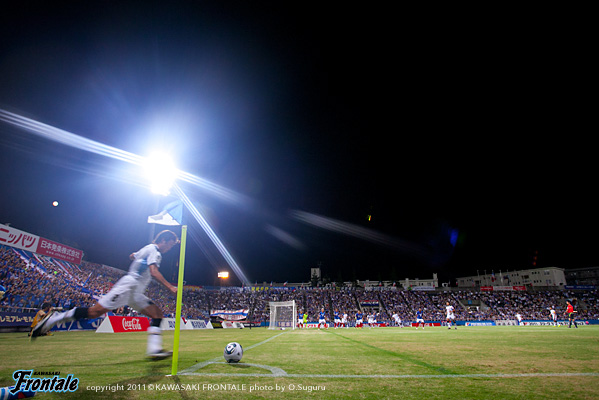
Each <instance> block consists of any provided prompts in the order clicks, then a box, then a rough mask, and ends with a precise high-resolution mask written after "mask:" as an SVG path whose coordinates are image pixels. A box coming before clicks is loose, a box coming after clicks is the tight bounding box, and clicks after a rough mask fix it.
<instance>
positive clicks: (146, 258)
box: [129, 244, 162, 284]
mask: <svg viewBox="0 0 599 400" xmlns="http://www.w3.org/2000/svg"><path fill="white" fill-rule="evenodd" d="M133 257H134V260H133V262H132V263H131V265H130V266H129V275H131V276H132V277H134V278H135V279H137V280H138V281H140V282H144V283H146V284H149V283H150V280H151V279H152V276H151V275H150V270H149V266H150V265H152V264H156V267H160V262H161V261H162V254H160V252H159V251H158V247H157V246H156V245H155V244H149V245H147V246H145V247H142V248H141V249H140V250H139V251H138V252H136V253H134V254H133Z"/></svg>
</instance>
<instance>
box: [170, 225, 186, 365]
mask: <svg viewBox="0 0 599 400" xmlns="http://www.w3.org/2000/svg"><path fill="white" fill-rule="evenodd" d="M186 242H187V225H183V226H182V227H181V250H180V252H179V280H178V282H177V311H176V315H175V340H174V342H173V366H172V369H171V375H177V368H178V366H179V332H180V330H181V303H182V302H183V274H184V271H185V245H186Z"/></svg>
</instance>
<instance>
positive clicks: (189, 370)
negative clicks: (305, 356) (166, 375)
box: [178, 332, 287, 376]
mask: <svg viewBox="0 0 599 400" xmlns="http://www.w3.org/2000/svg"><path fill="white" fill-rule="evenodd" d="M284 333H287V332H281V333H279V334H278V335H275V336H271V337H269V338H268V339H266V340H263V341H261V342H260V343H256V344H253V345H251V346H248V347H246V348H245V349H244V351H248V350H251V349H253V348H254V347H258V346H260V345H263V344H264V343H268V342H270V341H271V340H273V339H275V338H278V337H279V336H281V335H282V334H284ZM221 359H222V358H221V357H215V358H213V359H212V360H207V361H204V362H201V363H198V364H195V365H192V366H191V367H189V368H186V369H184V370H183V371H179V372H178V375H192V374H193V372H194V371H197V370H198V369H200V368H204V367H205V366H207V365H209V364H214V363H215V362H217V361H220V360H221ZM194 375H203V374H194ZM225 375H228V374H225ZM267 376H272V375H270V374H267Z"/></svg>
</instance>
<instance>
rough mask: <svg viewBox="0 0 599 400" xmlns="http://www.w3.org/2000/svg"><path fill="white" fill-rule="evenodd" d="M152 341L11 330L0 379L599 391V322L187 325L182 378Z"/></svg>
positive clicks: (165, 394) (124, 390)
mask: <svg viewBox="0 0 599 400" xmlns="http://www.w3.org/2000/svg"><path fill="white" fill-rule="evenodd" d="M232 341H236V342H239V343H240V344H241V345H242V346H243V347H244V349H245V352H244V356H243V359H242V361H241V363H239V364H237V365H230V364H225V363H224V359H223V356H222V354H223V349H224V347H225V345H226V344H227V343H229V342H232ZM172 342H173V332H172V331H170V332H169V331H167V332H164V344H165V348H171V347H172ZM145 346H146V334H145V333H121V334H101V333H95V332H57V333H54V336H51V337H41V338H39V339H38V340H36V341H35V342H30V341H29V338H28V337H27V335H26V334H24V333H5V334H0V349H1V351H2V353H1V354H2V363H1V364H0V386H8V385H11V384H14V380H13V379H12V374H13V372H14V371H15V370H18V369H33V370H34V371H42V372H43V371H46V372H60V377H66V376H67V375H68V374H72V375H73V377H75V378H78V379H79V388H78V389H77V391H75V392H72V393H38V394H37V395H36V396H35V398H47V399H57V398H72V399H90V398H98V399H199V398H201V399H223V398H244V399H245V398H256V399H279V398H285V399H288V398H289V399H294V398H298V399H299V398H302V399H303V398H306V397H308V398H319V399H391V398H397V399H446V398H449V399H493V400H497V399H548V398H551V399H597V398H599V326H582V327H580V328H579V329H574V328H572V329H568V328H567V327H563V326H562V327H528V326H522V327H459V328H458V329H457V330H454V329H452V330H448V329H446V328H443V327H434V328H427V329H425V330H422V329H418V330H417V329H415V328H403V329H400V328H376V329H368V328H364V329H336V330H335V329H331V328H330V329H328V330H321V331H319V330H316V329H308V330H299V331H298V330H295V331H290V330H286V331H280V330H267V329H265V328H258V329H251V330H250V329H243V330H237V329H235V330H234V329H219V330H198V331H182V332H181V344H180V352H179V368H178V370H179V373H178V374H177V376H175V377H173V376H169V375H170V373H171V360H170V359H168V360H162V361H148V360H146V359H145V357H144V354H145ZM94 387H104V391H103V392H95V391H93V388H94Z"/></svg>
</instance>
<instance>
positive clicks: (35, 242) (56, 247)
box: [0, 224, 83, 264]
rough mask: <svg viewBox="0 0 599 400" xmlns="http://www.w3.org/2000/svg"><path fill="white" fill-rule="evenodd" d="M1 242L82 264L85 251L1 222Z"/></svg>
mask: <svg viewBox="0 0 599 400" xmlns="http://www.w3.org/2000/svg"><path fill="white" fill-rule="evenodd" d="M0 244H3V245H6V246H11V247H16V248H17V249H21V250H26V251H30V252H32V253H37V254H42V255H44V256H48V257H53V258H59V259H61V260H65V261H68V262H72V263H74V264H81V259H82V258H83V251H81V250H78V249H74V248H72V247H69V246H66V245H64V244H61V243H57V242H53V241H52V240H49V239H45V238H43V237H40V236H36V235H33V234H31V233H28V232H24V231H20V230H18V229H15V228H11V227H10V226H7V225H2V224H0Z"/></svg>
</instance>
